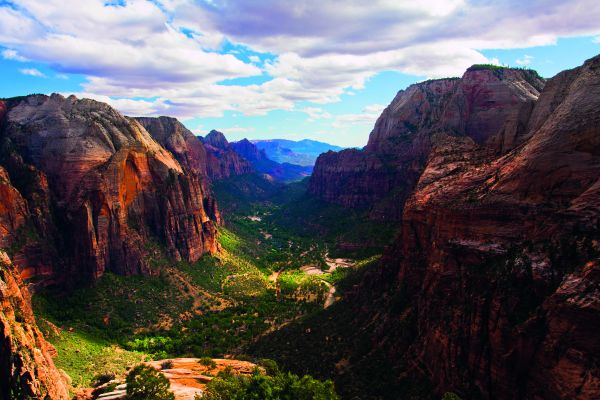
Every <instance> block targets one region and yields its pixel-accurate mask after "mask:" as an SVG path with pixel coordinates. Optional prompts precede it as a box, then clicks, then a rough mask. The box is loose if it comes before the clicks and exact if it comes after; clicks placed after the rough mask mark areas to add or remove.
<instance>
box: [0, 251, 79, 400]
mask: <svg viewBox="0 0 600 400" xmlns="http://www.w3.org/2000/svg"><path fill="white" fill-rule="evenodd" d="M54 351H55V350H54V349H53V348H52V346H51V345H49V344H48V343H47V342H46V341H45V340H44V337H43V335H42V333H41V332H40V330H39V329H38V327H37V325H36V322H35V318H34V316H33V312H32V310H31V300H30V297H29V293H28V291H27V289H25V288H24V287H23V282H22V281H21V279H20V278H19V276H18V272H17V270H16V268H15V267H14V266H13V265H12V263H11V261H10V259H9V258H8V255H7V254H6V253H5V252H2V251H0V399H2V400H13V399H30V398H35V399H48V400H64V399H68V398H69V394H68V390H67V387H68V385H67V383H66V376H65V375H64V373H62V372H60V371H59V370H58V369H56V367H55V366H54V362H53V361H52V356H51V354H52V353H53V352H54Z"/></svg>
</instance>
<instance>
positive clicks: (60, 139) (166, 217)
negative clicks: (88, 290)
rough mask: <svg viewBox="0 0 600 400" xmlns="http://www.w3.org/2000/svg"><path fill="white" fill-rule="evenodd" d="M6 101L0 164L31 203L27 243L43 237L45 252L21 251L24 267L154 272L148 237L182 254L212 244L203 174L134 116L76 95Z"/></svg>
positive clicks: (69, 273) (194, 254)
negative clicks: (182, 162) (187, 165)
mask: <svg viewBox="0 0 600 400" xmlns="http://www.w3.org/2000/svg"><path fill="white" fill-rule="evenodd" d="M6 105H7V107H6V108H7V111H6V113H5V116H4V121H3V128H2V134H1V138H2V163H3V164H4V166H5V167H6V170H7V171H8V174H9V175H10V178H11V181H12V183H13V185H14V186H15V187H16V188H17V189H18V190H19V192H20V193H21V195H22V196H23V198H25V199H26V200H27V203H28V208H29V211H30V214H31V218H30V220H31V227H32V228H31V229H32V233H33V235H28V238H29V239H28V240H27V242H37V243H38V244H39V243H42V242H43V243H44V245H43V246H41V245H38V246H37V248H38V250H39V252H38V253H40V254H33V253H35V252H31V251H27V250H26V249H21V250H22V251H17V253H18V254H17V255H16V256H15V262H16V264H17V265H19V267H20V268H21V269H22V270H24V271H25V270H28V269H29V268H30V266H31V264H32V263H33V264H36V263H41V264H44V263H43V262H41V261H39V260H40V259H41V260H44V262H50V263H51V264H52V269H53V275H54V276H57V275H59V276H61V277H71V278H73V279H87V280H89V279H94V278H97V277H99V276H100V275H102V274H103V272H104V271H107V270H108V271H112V272H115V273H119V274H133V273H148V272H150V269H149V265H148V263H147V259H146V250H145V247H144V244H145V243H146V242H147V241H148V240H149V239H150V238H156V239H158V240H159V241H161V242H163V243H164V244H165V245H166V248H167V250H168V252H169V253H170V254H171V255H172V256H173V257H175V258H177V259H180V258H183V259H187V260H190V261H194V260H197V259H198V258H199V257H200V256H201V255H202V254H203V253H206V252H209V251H215V250H216V246H217V244H216V239H215V236H216V229H215V221H214V219H215V218H216V216H217V214H216V207H214V204H213V205H212V206H211V201H212V198H211V196H210V195H209V193H208V192H207V191H206V188H205V186H204V183H203V181H202V179H203V178H202V176H201V175H198V174H186V173H185V170H184V168H182V166H181V165H180V163H179V162H178V161H177V160H176V159H175V158H174V156H173V154H172V153H171V152H169V151H167V150H165V149H164V148H163V147H162V146H161V145H160V144H158V143H157V142H156V141H155V140H153V139H152V137H151V136H150V135H149V134H148V132H147V131H146V130H145V129H144V128H143V127H142V126H141V125H140V124H139V123H138V122H136V121H135V120H133V119H129V118H126V117H123V116H122V115H121V114H119V113H118V112H117V111H115V110H114V109H112V108H111V107H109V106H108V105H106V104H103V103H99V102H96V101H92V100H87V99H84V100H78V99H76V98H75V97H73V96H71V97H69V98H64V97H62V96H60V95H52V96H50V97H47V96H37V95H36V96H28V97H25V98H15V99H9V100H7V101H6ZM213 203H214V202H213ZM36 236H37V237H36ZM17 250H18V249H17ZM56 253H60V254H61V256H60V257H55V255H56ZM32 258H33V259H34V260H33V261H32Z"/></svg>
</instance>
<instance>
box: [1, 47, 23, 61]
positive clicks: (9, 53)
mask: <svg viewBox="0 0 600 400" xmlns="http://www.w3.org/2000/svg"><path fill="white" fill-rule="evenodd" d="M2 58H4V59H5V60H15V61H21V62H24V61H29V60H27V58H25V57H23V56H21V55H20V54H19V53H17V52H16V51H15V50H11V49H5V50H2Z"/></svg>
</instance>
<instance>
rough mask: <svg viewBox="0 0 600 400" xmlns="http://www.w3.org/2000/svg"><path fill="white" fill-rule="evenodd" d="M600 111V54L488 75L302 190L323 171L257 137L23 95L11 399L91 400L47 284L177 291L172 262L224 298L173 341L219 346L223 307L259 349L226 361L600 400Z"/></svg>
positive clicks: (236, 330) (467, 79)
mask: <svg viewBox="0 0 600 400" xmlns="http://www.w3.org/2000/svg"><path fill="white" fill-rule="evenodd" d="M599 109H600V56H598V57H595V58H592V59H590V60H588V61H586V62H585V64H584V65H582V66H581V67H578V68H575V69H572V70H568V71H564V72H562V73H560V74H558V75H557V76H555V77H553V78H551V79H549V80H544V79H542V78H541V77H540V76H539V75H538V74H537V73H536V72H534V71H532V70H527V69H512V68H505V67H497V66H490V65H474V66H472V67H471V68H469V69H468V70H467V71H466V72H465V73H464V75H463V76H462V77H461V78H448V79H438V80H429V81H424V82H421V83H417V84H414V85H411V86H409V87H408V88H407V89H405V90H401V91H400V92H398V94H397V96H396V97H395V98H394V100H393V101H392V102H391V104H390V105H389V106H388V107H387V108H386V109H385V110H384V111H383V113H382V114H381V116H380V117H379V118H378V120H377V122H376V124H375V127H374V129H373V131H372V132H371V135H370V137H369V141H368V144H367V145H366V146H365V147H364V148H363V149H345V150H341V151H339V152H333V151H328V152H326V153H324V154H321V155H320V156H319V157H318V159H317V161H316V164H315V166H314V170H313V172H312V175H311V176H310V178H307V180H304V181H302V182H297V183H293V184H289V185H283V183H282V182H288V181H291V180H296V179H299V178H301V177H303V176H308V175H309V174H310V166H308V167H307V166H304V167H302V166H291V167H290V165H292V164H286V163H277V162H275V161H273V160H270V159H269V158H268V157H267V156H266V152H265V151H264V150H261V149H259V148H258V147H257V146H256V145H255V144H254V143H252V142H251V141H248V140H242V141H239V142H232V143H230V142H228V141H227V139H226V138H225V136H224V135H223V134H222V133H220V132H218V131H211V132H210V133H209V134H208V135H206V136H205V137H203V138H201V137H197V136H196V135H194V134H193V133H192V132H191V131H190V130H188V129H187V128H186V127H185V126H184V125H183V124H182V123H180V122H179V121H178V120H176V119H174V118H170V117H158V118H149V117H139V118H130V117H126V116H123V115H121V114H120V113H119V112H117V111H116V110H114V109H113V108H111V107H110V106H108V105H107V104H104V103H100V102H97V101H94V100H89V99H77V98H75V97H74V96H71V97H63V96H61V95H57V94H54V95H51V96H45V95H31V96H26V97H19V98H11V99H5V100H0V141H1V142H0V146H1V148H0V247H1V248H2V249H4V251H3V252H2V253H0V256H1V259H0V305H1V309H0V343H2V348H1V349H0V354H1V355H2V358H1V359H2V360H3V361H2V362H1V363H0V383H2V390H0V399H5V398H6V399H9V398H11V396H13V397H12V398H14V393H26V394H27V395H29V396H32V397H36V396H37V397H43V396H47V398H49V399H65V398H67V397H68V394H67V388H68V378H67V377H66V376H65V375H66V374H64V373H63V372H61V371H59V370H58V369H57V368H56V366H55V365H54V363H53V360H52V356H53V355H54V354H55V353H56V351H55V350H53V348H52V346H51V345H50V344H49V343H47V341H46V340H45V339H44V335H43V334H42V332H41V330H40V329H39V328H38V327H37V323H36V320H35V317H34V315H33V311H32V308H31V300H30V295H29V289H28V288H27V286H29V288H30V289H32V290H34V291H37V290H40V291H42V290H44V288H46V287H58V288H60V291H61V292H62V291H65V292H69V291H70V290H75V289H77V288H79V289H81V288H90V291H91V290H93V289H94V290H95V289H97V287H95V285H98V284H99V283H101V282H102V279H103V278H106V276H107V275H108V276H112V275H115V276H123V277H129V276H133V275H135V276H140V279H146V278H147V279H152V278H156V281H153V282H155V284H156V285H159V284H160V285H166V283H165V282H168V279H167V278H166V276H167V272H169V271H171V273H172V272H173V271H177V273H176V274H175V275H174V276H176V277H177V280H176V281H177V282H178V284H179V285H180V286H181V285H183V286H184V288H183V289H182V290H181V292H180V294H181V296H186V295H185V294H184V293H188V295H189V293H192V294H194V293H195V294H198V296H199V293H202V294H203V295H205V297H206V298H207V299H209V302H211V303H210V304H208V303H207V304H208V305H206V307H205V304H203V303H202V302H200V301H196V300H197V299H193V301H192V304H193V305H194V308H195V309H197V310H194V312H196V311H197V313H196V317H197V318H198V319H193V318H195V317H193V316H191V315H190V314H191V313H189V312H188V313H184V312H180V311H179V310H178V311H177V314H176V317H175V318H172V319H178V318H179V319H181V321H180V322H182V323H187V322H189V323H190V325H183V328H181V331H177V332H175V333H172V334H173V336H172V337H171V336H169V333H168V332H167V329H168V327H165V326H162V327H161V329H163V330H161V331H159V333H158V334H159V335H160V338H161V339H160V340H163V341H167V342H168V340H167V339H166V338H168V339H169V340H171V341H172V342H175V339H177V340H180V341H182V343H179V346H180V348H184V349H186V350H187V351H190V352H191V351H198V352H202V351H206V349H205V348H203V347H201V346H202V345H204V342H209V341H210V340H213V339H211V335H210V334H209V333H207V332H208V331H211V330H212V331H216V330H217V329H220V326H219V325H218V323H220V322H219V321H218V320H217V319H216V318H219V315H220V314H219V313H223V315H225V317H223V318H224V320H225V323H226V329H223V330H220V331H218V332H223V335H233V336H235V335H239V336H242V335H244V337H246V336H250V338H249V340H248V341H247V342H244V343H242V342H237V341H234V344H235V345H231V346H230V347H228V348H226V349H225V348H224V347H225V345H224V344H222V342H224V340H221V339H224V338H218V339H219V340H218V346H217V349H216V350H214V349H211V351H212V350H214V352H215V354H223V353H224V352H225V350H227V351H229V350H231V351H232V352H234V355H235V354H238V355H239V354H240V352H241V351H242V350H243V351H247V352H248V354H251V355H252V356H253V357H255V358H258V357H269V358H274V359H276V360H277V361H279V362H280V363H282V364H283V365H284V366H285V367H287V368H289V369H290V370H292V371H294V372H296V373H298V374H304V373H310V374H315V375H317V376H318V377H319V378H331V379H334V380H335V382H336V385H337V389H338V390H339V391H340V392H341V393H342V395H343V397H344V398H361V399H371V398H373V399H375V398H378V399H397V398H415V399H417V398H423V399H434V398H440V397H441V396H442V395H443V394H444V393H447V392H453V393H456V394H457V395H459V396H461V397H463V398H467V399H471V398H473V399H475V398H479V399H551V400H554V399H556V400H562V399H579V400H592V399H595V398H598V397H599V396H600V369H599V365H600V361H599V359H598V357H599V355H600V343H599V341H598V339H597V332H599V331H600V325H599V322H598V321H599V319H598V316H599V315H600V113H598V110H599ZM274 181H277V182H278V183H277V184H274V183H273V182H274ZM240 188H241V189H240ZM257 188H258V189H257ZM265 188H266V189H265ZM259 189H260V190H261V193H260V196H259V195H258V194H257V193H255V192H257V191H258V190H259ZM236 190H240V191H239V192H236ZM218 196H221V197H220V198H218ZM244 196H245V197H244ZM269 197H271V198H269ZM231 198H234V199H235V200H236V201H237V203H236V207H237V208H235V209H234V208H233V207H231V205H230V204H229V202H228V201H227V200H228V199H231ZM289 198H291V199H292V201H288V199H289ZM281 199H284V200H281ZM217 203H218V204H217ZM242 206H243V207H242ZM240 210H241V211H240ZM349 215H350V216H351V217H348V216H349ZM382 221H383V222H385V224H386V226H391V227H392V228H393V229H391V230H390V231H386V230H383V229H381V228H380V226H381V225H377V224H381V223H382ZM371 224H375V225H371ZM336 225H339V226H340V227H341V228H340V229H339V230H337V231H336V230H335V229H334V228H336ZM365 227H367V228H368V229H367V228H365ZM234 228H235V229H238V230H237V231H230V230H229V229H234ZM298 231H300V232H303V234H302V235H300V234H297V232H298ZM339 231H343V234H347V233H348V232H350V231H355V232H358V233H357V235H358V236H359V237H354V238H352V240H349V239H347V238H346V237H344V236H343V234H342V233H340V232H339ZM306 232H308V233H306ZM316 232H318V233H316ZM331 232H333V233H331ZM374 232H378V233H380V234H381V233H383V234H385V236H386V240H387V242H385V243H383V244H384V245H387V247H386V248H385V251H383V254H382V255H381V254H375V255H373V254H371V253H369V254H367V255H364V254H363V255H361V257H362V258H361V259H360V260H359V261H358V262H354V261H348V265H347V268H346V267H345V268H337V269H336V268H333V269H332V270H331V271H330V270H329V269H324V268H323V266H320V264H323V263H324V264H325V265H326V263H327V260H331V259H330V258H329V257H330V256H329V254H330V252H336V255H332V256H331V257H333V259H337V258H340V259H341V258H346V257H345V254H343V253H342V255H344V257H342V256H341V255H340V252H349V251H350V248H351V247H352V249H353V250H357V249H358V250H361V249H360V247H361V244H362V245H363V246H366V244H367V243H370V244H372V242H373V241H383V239H381V240H380V239H379V236H377V240H375V239H374V238H375V237H376V235H375V233H374ZM388 232H390V233H388ZM244 235H246V236H244ZM303 235H304V236H303ZM310 235H312V236H310ZM348 243H350V244H351V246H350V245H349V244H348ZM380 244H381V243H380ZM382 246H383V245H382ZM377 251H378V250H377ZM323 254H324V256H323V257H321V256H322V255H323ZM359 254H360V253H359ZM380 255H381V257H380V258H379V256H380ZM357 259H358V256H357ZM236 263H237V264H236ZM232 265H235V266H237V267H239V268H238V269H235V270H233V267H232ZM361 268H362V269H361ZM304 271H316V273H314V274H312V275H314V276H313V277H312V278H311V276H309V275H310V274H306V273H304ZM336 271H337V273H338V274H342V275H340V276H341V277H336V276H334V275H333V274H335V273H336ZM274 272H276V274H277V275H276V276H277V278H276V279H275V282H274V283H270V282H269V281H268V279H267V278H266V277H265V276H263V274H268V276H270V275H271V274H272V273H274ZM185 274H188V275H185ZM327 274H329V275H327ZM343 274H347V275H343ZM325 275H326V276H325ZM215 276H217V277H218V278H219V279H220V280H219V279H216V278H215ZM298 276H300V277H301V278H298ZM282 277H283V280H282ZM325 278H327V279H330V280H332V282H333V283H334V284H335V285H333V284H331V283H330V282H329V281H327V280H323V281H320V280H321V279H325ZM286 279H287V281H286ZM293 279H301V280H302V281H301V282H302V284H303V285H305V286H302V285H300V284H298V285H297V287H296V286H294V285H295V284H296V282H295V281H294V280H293ZM335 279H340V280H339V281H335ZM25 282H28V285H26V284H25ZM111 282H119V281H118V280H117V278H116V279H115V280H113V281H111ZM135 282H137V283H139V282H142V281H141V280H140V281H135ZM156 282H159V283H156ZM181 282H185V284H181ZM338 283H339V284H338ZM196 284H198V287H196V286H194V285H196ZM202 284H204V285H206V286H202ZM140 285H141V284H140ZM286 285H287V286H286ZM273 286H274V287H273ZM160 287H164V286H160ZM167 287H168V286H167ZM199 288H202V289H199ZM282 288H283V289H282ZM290 288H292V289H290ZM323 288H325V289H323ZM330 288H335V293H336V296H335V302H334V301H332V296H333V293H331V292H330V293H329V294H330V296H328V295H327V290H330ZM136 289H137V288H136ZM210 290H212V291H213V292H210ZM286 290H287V291H286ZM323 290H325V291H324V292H323ZM236 291H238V292H241V293H242V294H238V293H237V292H236ZM133 292H135V290H134V291H133ZM140 292H141V289H140ZM209 292H210V293H209ZM178 293H179V292H178ZM275 293H277V294H275ZM135 296H136V293H128V294H127V296H125V297H130V299H134V300H132V304H135V305H136V306H141V303H142V300H140V299H139V298H136V297H135ZM236 296H237V297H236ZM261 296H262V297H261ZM275 296H276V297H275ZM286 296H287V300H286ZM192 297H193V296H192ZM322 297H323V299H327V300H326V301H327V307H326V309H323V305H322V304H320V303H319V302H321V300H322V299H321V298H322ZM186 298H187V297H186ZM61 299H64V298H61ZM282 299H283V300H282ZM252 301H254V302H256V303H257V304H258V302H259V301H261V302H264V303H260V304H258V305H253V306H254V307H256V308H250V307H249V306H248V304H249V303H251V302H252ZM285 301H287V303H286V302H285ZM115 302H116V300H115ZM212 302H214V304H213V303H212ZM217 302H218V304H217ZM64 304H66V303H64ZM186 304H187V303H186ZM265 304H266V305H265ZM61 305H62V303H61ZM163 306H164V305H162V304H161V307H163ZM86 307H88V306H87V305H86ZM244 307H249V308H247V309H246V308H244ZM269 307H271V308H272V309H273V310H277V312H279V313H281V314H276V313H275V311H273V314H272V315H271V314H268V313H267V314H266V315H268V317H266V316H263V314H262V313H263V312H264V311H263V309H267V308H269ZM285 307H288V308H285ZM302 307H304V308H306V309H307V310H308V311H306V312H305V313H303V312H302V311H299V310H300V309H301V308H302ZM228 308H231V309H236V310H237V311H236V312H237V313H238V314H235V313H233V314H226V312H227V309H228ZM271 308H269V310H271ZM89 309H92V306H89ZM89 309H88V308H86V312H87V311H89ZM187 311H189V310H187ZM259 311H260V312H259ZM269 312H271V311H269ZM100 315H102V316H103V318H106V319H105V320H104V319H103V320H102V321H96V322H97V323H98V325H97V326H100V327H104V329H106V330H108V329H110V328H109V327H111V325H110V324H111V318H115V317H114V316H113V315H111V313H106V312H104V310H103V311H102V314H100ZM202 318H207V319H206V321H208V322H206V326H208V328H206V329H205V330H201V328H202V329H204V328H205V325H204V324H205V320H203V319H202ZM208 318H212V319H208ZM251 318H256V321H254V320H252V319H251ZM86 321H87V320H86ZM240 321H241V322H240ZM276 321H277V323H276ZM71 322H72V321H69V323H71ZM253 324H254V325H253ZM259 325H260V326H262V327H263V328H264V329H263V330H259V329H258V328H256V330H253V329H254V328H255V327H256V326H259ZM138 328H139V327H136V329H137V330H138V331H141V329H138ZM67 331H68V329H67ZM249 331H251V332H252V335H250V333H248V332H249ZM198 332H202V335H204V336H201V335H200V333H198ZM230 332H233V333H230ZM136 334H137V332H136ZM158 334H157V335H158ZM195 334H196V335H198V341H200V342H201V344H198V343H197V342H196V341H195V340H196V339H195V338H193V337H192V336H193V335H195ZM177 335H179V336H177ZM174 338H175V339H174ZM228 338H229V337H228ZM127 339H128V343H129V344H128V345H130V346H133V345H132V343H134V344H136V345H138V344H139V343H142V344H144V345H146V344H147V343H151V344H152V343H154V341H153V340H155V339H156V337H152V336H148V337H143V336H142V337H139V336H138V337H136V340H138V342H136V341H135V340H129V339H130V338H127ZM160 340H158V339H157V340H156V342H159V341H160ZM185 340H189V341H191V344H190V343H187V342H185ZM172 342H168V343H170V344H171V345H172V347H175V345H174V344H173V343H172ZM152 345H154V344H152ZM140 346H141V344H140ZM185 346H187V347H185ZM244 346H246V347H244ZM132 348H134V349H137V347H132ZM165 348H166V347H165ZM190 349H192V350H190ZM159 350H160V351H163V352H165V351H166V350H164V349H163V348H159ZM153 351H154V349H153ZM157 351H158V350H157ZM170 351H174V350H170ZM235 352H237V353H235ZM181 355H182V354H179V356H181ZM5 360H11V361H10V362H9V363H7V362H6V361H5ZM224 363H225V364H226V363H227V362H224ZM383 376H385V379H384V378H383ZM377 379H381V380H377ZM357 396H358V397H357Z"/></svg>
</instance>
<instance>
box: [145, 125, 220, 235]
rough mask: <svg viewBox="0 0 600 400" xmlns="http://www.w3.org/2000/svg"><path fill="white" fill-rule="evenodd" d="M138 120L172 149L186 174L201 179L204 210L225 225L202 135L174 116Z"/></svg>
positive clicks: (168, 148)
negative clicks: (192, 130)
mask: <svg viewBox="0 0 600 400" xmlns="http://www.w3.org/2000/svg"><path fill="white" fill-rule="evenodd" d="M136 120H137V121H138V122H139V123H140V124H142V126H143V127H144V128H145V129H146V130H147V131H148V133H150V135H151V136H152V137H153V138H154V140H156V141H157V142H158V143H159V144H161V145H162V146H163V147H164V148H165V149H167V150H169V151H170V152H171V153H172V154H173V155H174V156H175V158H176V159H177V161H178V162H179V164H180V165H181V166H182V168H183V169H184V171H185V173H186V175H195V176H197V177H198V178H199V179H200V180H201V183H202V189H203V193H204V198H203V202H204V207H205V208H206V211H207V212H208V214H209V215H210V217H211V219H212V220H214V221H215V222H217V223H218V224H221V223H222V218H221V214H220V212H219V210H218V207H217V203H216V199H215V198H214V196H213V195H212V193H211V192H210V185H209V180H210V178H209V174H208V158H209V156H208V155H207V151H206V148H205V147H204V145H203V144H202V141H201V140H200V139H199V138H198V136H196V135H194V134H193V133H192V132H191V131H190V130H189V129H187V128H186V127H185V126H184V125H183V124H182V123H181V122H179V121H178V120H177V119H176V118H172V117H164V116H163V117H158V118H148V117H138V118H136Z"/></svg>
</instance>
